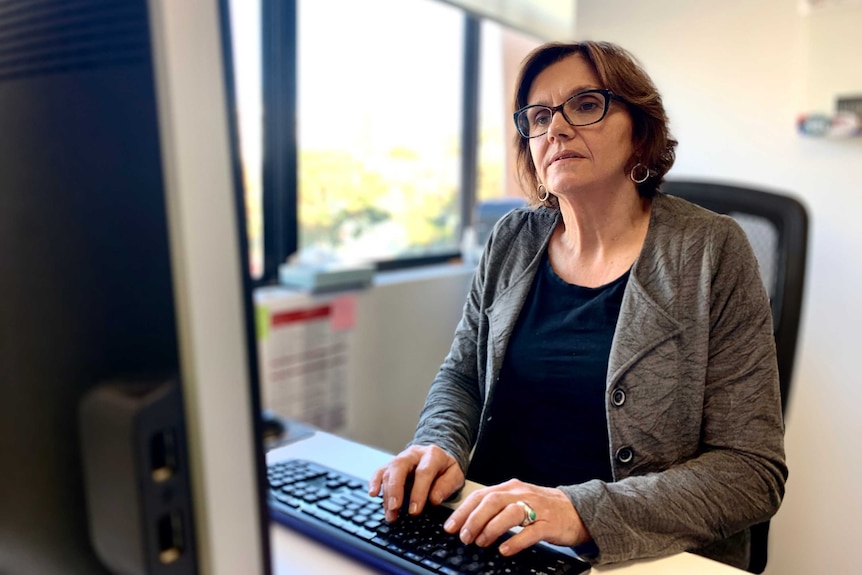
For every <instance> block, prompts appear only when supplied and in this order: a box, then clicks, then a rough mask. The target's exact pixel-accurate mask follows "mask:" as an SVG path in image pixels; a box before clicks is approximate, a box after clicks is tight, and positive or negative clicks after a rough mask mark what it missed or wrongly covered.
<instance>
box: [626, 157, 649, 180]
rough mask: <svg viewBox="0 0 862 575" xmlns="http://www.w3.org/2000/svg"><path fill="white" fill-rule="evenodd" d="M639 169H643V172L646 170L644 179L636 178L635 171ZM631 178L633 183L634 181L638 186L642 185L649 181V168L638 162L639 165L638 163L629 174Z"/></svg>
mask: <svg viewBox="0 0 862 575" xmlns="http://www.w3.org/2000/svg"><path fill="white" fill-rule="evenodd" d="M638 168H643V170H644V175H643V177H642V178H637V177H635V170H637V169H638ZM629 177H630V178H631V179H632V181H633V182H634V183H636V184H642V183H644V182H645V181H647V180H648V179H649V177H650V170H649V168H647V167H646V166H644V165H643V164H641V163H640V162H638V163H637V164H635V166H634V167H633V168H632V171H631V172H629Z"/></svg>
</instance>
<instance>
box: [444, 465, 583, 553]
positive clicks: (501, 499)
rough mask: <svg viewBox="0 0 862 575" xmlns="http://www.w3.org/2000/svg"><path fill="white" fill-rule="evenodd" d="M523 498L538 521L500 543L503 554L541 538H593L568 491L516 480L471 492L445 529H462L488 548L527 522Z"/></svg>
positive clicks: (566, 542) (561, 541)
mask: <svg viewBox="0 0 862 575" xmlns="http://www.w3.org/2000/svg"><path fill="white" fill-rule="evenodd" d="M521 501H522V502H524V503H526V504H527V505H528V506H529V507H530V508H532V509H533V510H534V511H535V513H536V515H535V520H534V521H533V522H532V523H529V524H527V525H525V526H524V528H523V529H522V530H521V531H520V532H519V533H517V534H515V535H513V536H512V537H510V538H509V539H507V540H506V541H505V542H503V544H502V545H500V554H501V555H514V554H515V553H517V552H519V551H521V550H523V549H526V548H527V547H529V546H530V545H533V544H535V543H538V542H539V541H546V542H548V543H553V544H555V545H563V546H572V545H579V544H581V543H585V542H587V541H589V540H590V539H591V537H590V534H589V532H588V531H587V528H586V526H584V523H583V521H581V517H580V515H578V512H577V510H576V509H575V506H574V505H572V502H571V501H569V498H568V497H566V495H565V493H563V492H562V491H560V490H559V489H554V488H550V487H539V486H537V485H531V484H529V483H524V482H523V481H518V480H517V479H512V480H509V481H507V482H505V483H501V484H499V485H494V486H491V487H484V488H482V489H477V490H476V491H474V492H473V493H471V494H470V495H469V496H467V497H466V498H465V499H464V501H463V502H461V505H459V506H458V508H457V509H456V510H455V511H453V512H452V515H451V516H450V517H449V520H448V521H447V522H446V525H445V529H446V531H447V532H449V533H459V532H460V537H461V541H463V542H464V543H468V544H469V543H476V545H478V546H480V547H487V546H489V545H491V544H492V543H494V541H496V540H497V539H498V538H499V537H500V536H501V535H503V534H504V533H505V532H506V531H508V530H509V529H511V528H512V527H515V526H517V525H522V524H524V523H525V518H526V513H527V510H526V508H525V507H524V506H523V505H521V503H519V502H521Z"/></svg>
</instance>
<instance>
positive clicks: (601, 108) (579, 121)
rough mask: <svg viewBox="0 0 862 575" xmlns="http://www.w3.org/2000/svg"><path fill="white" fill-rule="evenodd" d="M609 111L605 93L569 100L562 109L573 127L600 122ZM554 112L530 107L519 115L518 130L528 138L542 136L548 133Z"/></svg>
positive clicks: (577, 96)
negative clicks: (607, 110)
mask: <svg viewBox="0 0 862 575" xmlns="http://www.w3.org/2000/svg"><path fill="white" fill-rule="evenodd" d="M606 109H607V96H606V95H605V94H604V93H603V92H585V93H581V94H575V95H574V96H572V97H571V98H569V99H568V100H567V101H566V102H565V103H564V104H563V108H562V112H563V117H564V118H565V119H566V121H567V122H568V123H569V124H571V125H572V126H586V125H587V124H595V123H596V122H598V121H600V120H601V119H602V117H603V116H604V114H605V111H606ZM553 115H554V110H553V109H551V108H548V107H546V106H530V107H528V108H526V109H524V110H522V111H521V113H520V114H519V115H518V130H519V131H520V132H521V135H523V136H526V137H528V138H535V137H537V136H541V135H542V134H544V133H546V132H547V131H548V126H550V124H551V119H552V118H553Z"/></svg>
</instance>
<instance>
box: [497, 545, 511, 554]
mask: <svg viewBox="0 0 862 575" xmlns="http://www.w3.org/2000/svg"><path fill="white" fill-rule="evenodd" d="M499 551H500V555H508V554H509V546H508V545H506V544H505V543H503V544H502V545H500V549H499Z"/></svg>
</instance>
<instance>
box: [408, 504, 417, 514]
mask: <svg viewBox="0 0 862 575" xmlns="http://www.w3.org/2000/svg"><path fill="white" fill-rule="evenodd" d="M418 509H419V506H418V505H416V503H415V502H412V501H411V502H410V509H409V510H408V511H407V512H408V513H410V515H416V511H417V510H418Z"/></svg>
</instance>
